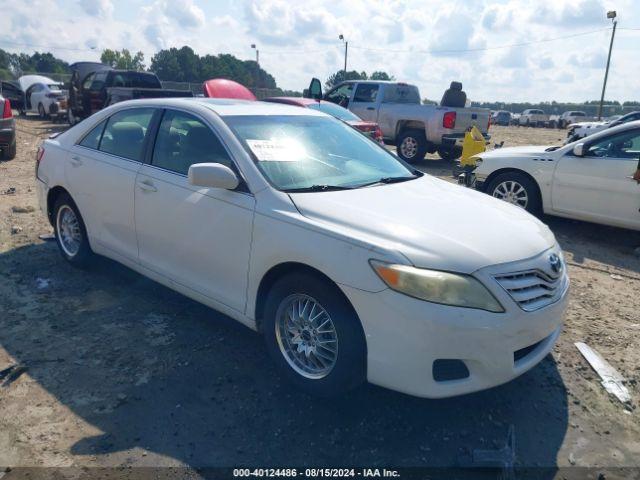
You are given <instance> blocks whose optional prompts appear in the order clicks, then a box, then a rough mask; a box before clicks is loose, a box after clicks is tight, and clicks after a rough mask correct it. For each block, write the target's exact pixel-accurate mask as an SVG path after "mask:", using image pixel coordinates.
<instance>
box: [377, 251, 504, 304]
mask: <svg viewBox="0 0 640 480" xmlns="http://www.w3.org/2000/svg"><path fill="white" fill-rule="evenodd" d="M370 263H371V266H372V267H373V269H374V271H375V272H376V273H377V274H378V276H379V277H380V278H381V279H382V281H383V282H384V283H386V284H387V285H388V286H389V288H391V289H392V290H395V291H397V292H400V293H403V294H405V295H409V296H410V297H415V298H419V299H420V300H426V301H427V302H433V303H441V304H444V305H453V306H456V307H467V308H478V309H481V310H488V311H489V312H504V308H502V305H500V303H499V302H498V301H497V300H496V299H495V297H494V296H493V295H492V294H491V292H489V290H487V289H486V288H485V286H484V285H482V283H480V282H479V281H478V280H476V279H475V278H473V277H471V276H469V275H462V274H457V273H449V272H441V271H437V270H426V269H423V268H415V267H409V266H406V265H392V264H389V263H384V262H380V261H377V260H370Z"/></svg>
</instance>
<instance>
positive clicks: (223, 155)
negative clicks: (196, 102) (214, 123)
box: [151, 110, 233, 175]
mask: <svg viewBox="0 0 640 480" xmlns="http://www.w3.org/2000/svg"><path fill="white" fill-rule="evenodd" d="M194 163H221V164H223V165H226V166H227V167H229V168H233V165H232V163H233V162H232V161H231V159H230V158H229V155H228V154H227V151H226V150H225V148H224V146H223V145H222V143H220V140H218V137H217V136H216V135H215V134H214V133H213V131H212V130H211V128H209V127H208V126H207V125H205V124H204V123H202V121H200V120H199V119H197V118H196V117H194V116H193V115H190V114H188V113H184V112H178V111H175V110H166V111H165V113H164V116H163V117H162V122H161V123H160V129H159V130H158V136H157V137H156V143H155V146H154V148H153V159H152V160H151V164H152V165H155V166H156V167H160V168H164V169H166V170H171V171H173V172H176V173H181V174H183V175H186V174H187V173H188V172H189V167H190V166H191V165H192V164H194Z"/></svg>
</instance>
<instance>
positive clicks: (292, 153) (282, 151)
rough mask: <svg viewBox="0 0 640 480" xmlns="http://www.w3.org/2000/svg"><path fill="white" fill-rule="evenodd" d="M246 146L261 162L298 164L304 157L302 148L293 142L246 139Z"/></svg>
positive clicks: (288, 140) (286, 140)
mask: <svg viewBox="0 0 640 480" xmlns="http://www.w3.org/2000/svg"><path fill="white" fill-rule="evenodd" d="M247 145H249V148H250V149H251V151H252V152H253V154H254V155H255V156H256V158H257V159H258V160H259V161H261V162H298V161H300V160H302V159H303V158H304V157H305V149H304V147H303V146H302V145H301V144H300V143H299V142H296V141H295V140H290V139H272V140H253V139H248V140H247Z"/></svg>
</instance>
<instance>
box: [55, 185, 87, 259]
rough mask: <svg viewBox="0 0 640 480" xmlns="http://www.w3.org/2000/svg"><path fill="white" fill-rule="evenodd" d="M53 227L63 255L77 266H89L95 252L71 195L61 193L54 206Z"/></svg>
mask: <svg viewBox="0 0 640 480" xmlns="http://www.w3.org/2000/svg"><path fill="white" fill-rule="evenodd" d="M53 215H54V217H53V218H54V222H53V228H54V231H55V236H56V243H57V244H58V248H59V249H60V253H61V254H62V257H63V258H64V259H65V260H67V261H68V262H69V263H71V264H72V265H74V266H77V267H87V266H89V265H90V264H91V261H92V260H93V256H94V253H93V252H92V251H91V247H90V246H89V240H88V238H87V229H86V228H85V226H84V221H83V220H82V216H81V215H80V212H79V211H78V207H77V206H76V204H75V203H74V202H73V200H72V199H71V197H70V196H69V195H67V194H66V193H65V194H61V195H60V196H59V197H58V198H57V199H56V201H55V205H54V207H53Z"/></svg>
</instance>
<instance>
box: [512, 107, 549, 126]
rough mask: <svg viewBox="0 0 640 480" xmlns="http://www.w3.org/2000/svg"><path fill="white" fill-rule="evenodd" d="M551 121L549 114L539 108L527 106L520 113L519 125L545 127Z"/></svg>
mask: <svg viewBox="0 0 640 480" xmlns="http://www.w3.org/2000/svg"><path fill="white" fill-rule="evenodd" d="M548 121H549V115H547V114H546V113H544V112H543V111H542V110H539V109H537V108H527V109H526V110H525V111H524V112H522V113H521V114H520V117H519V118H518V125H520V126H521V127H544V126H545V125H546V124H547V122H548Z"/></svg>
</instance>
